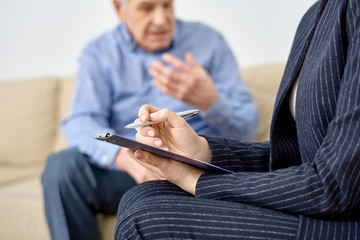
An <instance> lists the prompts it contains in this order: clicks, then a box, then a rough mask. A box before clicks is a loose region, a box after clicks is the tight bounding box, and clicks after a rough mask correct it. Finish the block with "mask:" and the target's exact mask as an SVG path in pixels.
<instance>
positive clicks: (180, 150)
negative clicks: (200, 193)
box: [128, 105, 211, 194]
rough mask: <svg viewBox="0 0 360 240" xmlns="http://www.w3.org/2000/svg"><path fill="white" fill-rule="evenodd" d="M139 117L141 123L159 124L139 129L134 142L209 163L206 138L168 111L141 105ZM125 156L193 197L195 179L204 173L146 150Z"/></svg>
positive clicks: (209, 153)
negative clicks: (152, 122)
mask: <svg viewBox="0 0 360 240" xmlns="http://www.w3.org/2000/svg"><path fill="white" fill-rule="evenodd" d="M139 118H140V119H141V120H142V121H149V120H151V121H156V122H160V123H159V124H154V125H152V126H145V127H141V128H138V129H137V131H138V132H137V134H136V139H137V141H139V142H142V143H145V144H148V145H151V146H154V147H158V148H161V149H165V150H168V151H171V152H174V153H177V154H181V155H184V156H187V157H190V158H195V159H198V160H201V161H204V162H210V158H211V152H210V148H209V145H208V143H207V141H206V139H205V138H203V137H200V136H198V135H197V134H196V133H195V131H194V130H193V129H192V128H191V127H190V126H189V125H188V124H187V122H186V121H185V120H184V119H183V118H182V117H180V116H178V115H177V114H175V113H173V112H171V111H169V110H167V109H162V110H160V109H158V108H155V107H153V106H150V105H144V106H143V107H141V108H140V110H139ZM128 153H129V155H130V156H131V157H133V158H134V159H135V160H137V161H138V162H139V163H140V164H141V165H143V166H144V167H146V168H147V169H149V170H151V171H153V172H154V173H156V174H158V175H159V176H160V177H163V178H165V179H167V180H169V181H170V182H172V183H174V184H176V185H178V186H179V187H181V188H182V189H184V190H185V191H188V192H190V193H192V194H195V187H196V183H197V180H198V178H199V177H200V175H201V174H202V173H204V170H200V169H198V168H195V167H192V166H190V165H187V164H184V163H180V162H177V161H173V160H169V159H165V158H162V157H159V156H157V155H153V154H151V153H148V152H146V151H142V150H137V151H132V150H129V151H128Z"/></svg>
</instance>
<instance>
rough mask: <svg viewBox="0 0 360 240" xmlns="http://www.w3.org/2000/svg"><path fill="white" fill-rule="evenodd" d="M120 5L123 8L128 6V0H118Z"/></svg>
mask: <svg viewBox="0 0 360 240" xmlns="http://www.w3.org/2000/svg"><path fill="white" fill-rule="evenodd" d="M117 1H118V3H120V4H121V5H122V6H126V4H127V3H128V0H117Z"/></svg>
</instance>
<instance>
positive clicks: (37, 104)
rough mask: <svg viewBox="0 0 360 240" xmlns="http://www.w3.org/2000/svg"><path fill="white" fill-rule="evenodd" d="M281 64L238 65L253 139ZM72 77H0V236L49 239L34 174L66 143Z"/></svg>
mask: <svg viewBox="0 0 360 240" xmlns="http://www.w3.org/2000/svg"><path fill="white" fill-rule="evenodd" d="M283 70H284V64H282V63H271V64H263V65H258V66H251V67H246V68H244V69H242V74H243V77H244V79H245V81H246V83H247V84H248V86H249V88H250V90H251V92H252V94H253V96H254V98H255V100H256V101H257V103H258V107H259V110H260V117H261V120H260V121H261V123H260V129H259V132H258V135H257V137H256V138H255V139H254V140H255V141H262V140H267V139H269V127H270V119H271V115H272V109H273V104H274V99H275V95H276V92H277V88H278V85H279V82H280V79H281V76H282V73H283ZM74 82H75V78H74V77H70V78H60V77H51V76H50V77H38V78H30V79H22V80H16V81H5V82H4V81H2V82H0V112H1V124H0V133H1V137H0V239H3V240H6V239H9V240H14V239H28V240H31V239H34V240H41V239H50V236H49V232H48V228H47V224H46V220H45V216H44V210H43V198H42V188H41V183H40V176H41V173H42V171H43V167H44V164H45V161H46V157H47V156H48V155H49V154H50V153H51V152H54V151H58V150H60V149H63V148H65V147H66V143H65V140H64V137H63V135H62V133H61V132H60V131H59V127H58V126H59V123H60V122H61V120H62V119H63V118H64V117H65V116H66V114H67V112H68V107H69V104H70V102H71V97H72V92H73V91H72V88H73V84H74ZM98 220H99V224H100V230H101V235H102V239H112V231H113V227H114V224H115V217H114V216H110V217H109V216H102V215H99V216H98Z"/></svg>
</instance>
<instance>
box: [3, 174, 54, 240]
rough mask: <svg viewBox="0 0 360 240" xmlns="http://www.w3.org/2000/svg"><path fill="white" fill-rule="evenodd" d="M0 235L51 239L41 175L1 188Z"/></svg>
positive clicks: (12, 237)
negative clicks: (45, 211)
mask: <svg viewBox="0 0 360 240" xmlns="http://www.w3.org/2000/svg"><path fill="white" fill-rule="evenodd" d="M0 212H1V214H0V233H1V239H29V240H30V239H33V240H48V239H50V235H49V230H48V228H47V224H46V219H45V215H44V205H43V197H42V188H41V183H40V176H39V175H38V176H34V177H32V178H30V179H27V180H26V181H22V182H19V183H17V184H11V185H8V186H5V187H1V188H0Z"/></svg>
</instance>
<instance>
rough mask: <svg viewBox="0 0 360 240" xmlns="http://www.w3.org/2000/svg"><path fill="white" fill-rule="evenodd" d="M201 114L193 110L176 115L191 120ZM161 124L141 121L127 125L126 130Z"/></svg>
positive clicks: (197, 110)
mask: <svg viewBox="0 0 360 240" xmlns="http://www.w3.org/2000/svg"><path fill="white" fill-rule="evenodd" d="M199 112H200V110H199V109H193V110H187V111H183V112H178V113H176V114H177V115H179V116H180V117H182V118H189V117H192V116H195V115H197V114H198V113H199ZM157 123H159V122H152V121H148V122H143V121H139V122H134V123H131V124H129V125H126V126H125V127H124V128H138V127H144V126H148V125H151V124H157Z"/></svg>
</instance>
